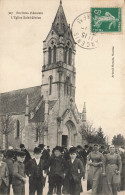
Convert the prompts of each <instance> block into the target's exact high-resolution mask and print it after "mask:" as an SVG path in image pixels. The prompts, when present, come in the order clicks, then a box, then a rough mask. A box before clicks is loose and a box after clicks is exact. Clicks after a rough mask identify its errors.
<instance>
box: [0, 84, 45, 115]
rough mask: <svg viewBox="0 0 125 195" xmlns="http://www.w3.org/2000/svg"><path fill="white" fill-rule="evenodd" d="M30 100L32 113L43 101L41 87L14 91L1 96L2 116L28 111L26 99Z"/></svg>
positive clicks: (0, 107) (0, 109) (0, 113)
mask: <svg viewBox="0 0 125 195" xmlns="http://www.w3.org/2000/svg"><path fill="white" fill-rule="evenodd" d="M27 95H28V98H29V109H30V111H31V110H33V109H34V108H35V106H36V105H37V104H38V102H39V101H40V99H41V86H35V87H30V88H25V89H19V90H14V91H10V92H6V93H1V94H0V115H3V114H6V113H12V114H21V113H24V112H25V109H26V98H27Z"/></svg>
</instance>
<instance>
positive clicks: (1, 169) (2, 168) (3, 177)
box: [0, 150, 9, 195]
mask: <svg viewBox="0 0 125 195" xmlns="http://www.w3.org/2000/svg"><path fill="white" fill-rule="evenodd" d="M8 185H9V173H8V167H7V164H6V162H3V151H2V150H0V195H3V194H7V190H8Z"/></svg>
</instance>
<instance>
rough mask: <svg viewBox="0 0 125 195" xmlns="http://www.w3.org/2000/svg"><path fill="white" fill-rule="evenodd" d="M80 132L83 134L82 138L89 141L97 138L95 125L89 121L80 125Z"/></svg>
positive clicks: (91, 141) (92, 141)
mask: <svg viewBox="0 0 125 195" xmlns="http://www.w3.org/2000/svg"><path fill="white" fill-rule="evenodd" d="M80 134H81V136H82V140H85V139H86V140H87V142H88V143H94V142H95V139H96V131H95V128H94V127H93V123H92V122H90V121H87V122H86V123H83V124H82V125H81V127H80Z"/></svg>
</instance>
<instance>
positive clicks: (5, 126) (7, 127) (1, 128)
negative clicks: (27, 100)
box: [0, 114, 15, 149]
mask: <svg viewBox="0 0 125 195" xmlns="http://www.w3.org/2000/svg"><path fill="white" fill-rule="evenodd" d="M14 122H15V121H14V120H13V118H12V117H11V116H10V115H9V114H6V115H4V116H1V117H0V132H1V133H2V135H4V137H5V149H8V135H9V134H11V133H12V131H13V130H14Z"/></svg>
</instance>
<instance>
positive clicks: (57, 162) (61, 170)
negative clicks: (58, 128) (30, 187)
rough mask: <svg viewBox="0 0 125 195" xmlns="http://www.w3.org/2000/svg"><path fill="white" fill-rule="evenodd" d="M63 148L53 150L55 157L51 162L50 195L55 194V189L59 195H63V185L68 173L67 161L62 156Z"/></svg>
mask: <svg viewBox="0 0 125 195" xmlns="http://www.w3.org/2000/svg"><path fill="white" fill-rule="evenodd" d="M61 152H62V148H61V147H60V146H56V147H55V148H54V149H53V155H52V157H51V158H50V161H49V168H50V172H49V191H48V195H52V194H53V189H54V187H56V188H57V195H61V187H62V184H63V179H64V178H65V175H66V173H67V171H68V170H67V163H66V161H65V159H64V158H63V157H62V156H61Z"/></svg>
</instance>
